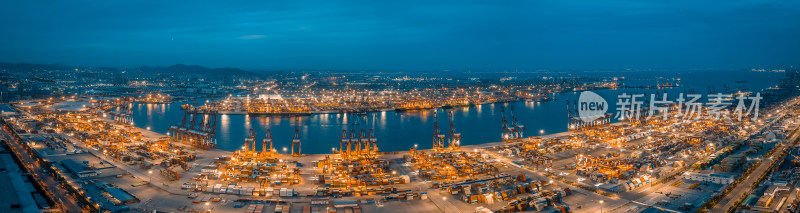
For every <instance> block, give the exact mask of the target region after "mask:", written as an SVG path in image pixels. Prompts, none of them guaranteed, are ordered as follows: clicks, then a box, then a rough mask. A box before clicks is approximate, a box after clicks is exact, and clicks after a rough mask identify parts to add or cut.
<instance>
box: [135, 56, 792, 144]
mask: <svg viewBox="0 0 800 213" xmlns="http://www.w3.org/2000/svg"><path fill="white" fill-rule="evenodd" d="M631 75H634V76H635V75H636V74H635V73H634V74H631ZM679 75H680V74H679ZM644 76H645V77H643V78H641V79H645V80H642V81H641V82H636V79H637V78H636V77H628V78H627V79H629V80H627V82H626V84H628V85H635V84H637V83H641V84H642V85H654V84H655V83H659V82H657V81H658V80H652V79H653V78H652V76H650V77H646V75H644ZM782 77H783V75H782V73H754V72H746V71H741V72H737V73H727V72H723V73H717V72H712V73H702V72H701V73H700V74H698V73H694V74H691V75H690V74H688V73H683V75H682V76H672V77H669V78H664V79H661V80H660V81H661V82H664V81H665V80H667V79H671V80H672V81H674V80H675V79H677V78H680V81H679V82H680V84H681V85H680V87H675V88H662V89H656V88H651V89H644V88H636V89H634V88H623V89H615V90H610V89H604V90H596V91H594V92H596V93H598V94H599V95H600V96H602V97H603V98H605V99H606V100H607V101H608V104H609V106H608V112H609V113H615V110H616V107H617V106H616V102H617V96H618V95H620V94H622V93H627V94H647V99H649V96H650V94H654V93H656V92H658V93H659V94H664V93H668V99H669V100H674V99H676V98H677V96H678V93H699V94H704V93H707V92H708V91H709V90H711V91H716V90H719V92H723V91H722V88H728V91H731V90H732V91H733V92H736V91H742V90H745V91H752V92H758V91H759V90H761V89H764V88H767V87H771V86H774V85H776V84H778V81H779V80H780V79H781V78H782ZM708 78H715V80H714V81H713V82H715V84H716V85H708V84H707V82H711V81H708ZM712 88H714V89H712ZM579 94H580V92H562V93H557V94H554V96H555V98H556V100H555V101H548V102H533V101H528V102H525V101H519V102H509V103H492V104H483V105H477V106H470V107H463V108H455V109H452V112H453V117H454V125H455V128H456V132H460V133H461V135H462V141H461V144H462V145H472V144H480V143H489V142H497V141H500V134H501V125H502V119H503V116H502V113H501V110H502V107H501V106H506V110H505V117H506V119H507V120H508V122H509V123H510V122H511V119H512V118H511V113H510V111H511V109H513V113H514V116H515V117H516V119H517V122H518V123H519V124H520V125H524V126H525V127H526V128H527V130H526V131H525V132H524V135H525V136H526V137H527V136H539V135H546V134H553V133H558V132H564V131H567V109H566V103H565V100H570V102H572V101H573V100H576V99H577V97H578V96H579ZM704 97H705V96H704ZM184 103H185V102H174V103H170V104H138V103H134V105H133V118H134V124H135V125H136V126H137V127H140V128H150V129H151V130H152V131H155V132H159V133H163V134H166V133H167V129H168V128H169V127H170V126H180V123H181V119H183V117H184V111H183V110H182V109H181V107H180V106H181V105H182V104H184ZM437 112H438V125H439V129H440V131H441V132H442V134H447V132H448V130H449V125H450V123H449V120H448V112H447V110H444V109H438V110H437ZM433 114H434V113H433V110H423V111H407V112H396V111H385V112H371V113H365V114H363V113H362V114H341V113H339V114H312V115H310V116H300V117H288V116H263V115H219V117H218V120H217V130H216V133H217V144H218V145H217V148H218V149H223V150H228V151H233V150H236V149H239V148H241V147H242V145H243V144H244V138H245V137H246V136H247V134H248V132H249V129H251V128H252V129H253V130H254V131H255V132H256V133H257V137H256V138H257V140H261V138H263V137H264V134H265V132H266V131H267V129H271V132H272V135H273V141H274V146H275V148H277V149H278V151H282V150H283V148H284V147H285V148H289V147H290V146H291V138H292V137H293V134H294V129H295V127H297V128H299V130H300V136H301V139H302V151H303V153H306V154H324V153H331V152H332V148H338V146H339V141H340V138H341V134H342V130H345V129H347V130H348V132H349V129H357V130H360V129H365V130H367V131H368V130H369V129H374V131H375V133H374V134H375V136H376V137H377V138H378V146H379V148H380V149H381V151H402V150H408V149H409V148H411V147H413V146H414V145H415V144H416V145H418V146H419V148H423V149H426V148H431V146H432V144H431V143H432V142H431V141H432V138H433V125H434V119H433ZM298 118H299V119H298ZM187 122H188V121H187Z"/></svg>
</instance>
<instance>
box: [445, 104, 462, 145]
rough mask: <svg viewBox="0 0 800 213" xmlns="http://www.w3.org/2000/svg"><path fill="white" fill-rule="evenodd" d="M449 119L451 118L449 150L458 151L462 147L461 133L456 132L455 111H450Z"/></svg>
mask: <svg viewBox="0 0 800 213" xmlns="http://www.w3.org/2000/svg"><path fill="white" fill-rule="evenodd" d="M447 114H448V117H449V118H450V132H449V135H450V138H449V139H450V140H449V144H448V148H450V149H453V150H456V149H458V148H459V147H461V133H458V132H456V127H455V124H454V123H453V111H452V110H450V111H448V113H447Z"/></svg>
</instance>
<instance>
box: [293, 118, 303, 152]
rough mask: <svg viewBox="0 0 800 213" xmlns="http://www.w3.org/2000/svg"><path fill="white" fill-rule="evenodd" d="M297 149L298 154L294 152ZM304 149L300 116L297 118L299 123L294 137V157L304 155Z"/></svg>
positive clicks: (295, 128) (296, 124)
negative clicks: (301, 139) (301, 141)
mask: <svg viewBox="0 0 800 213" xmlns="http://www.w3.org/2000/svg"><path fill="white" fill-rule="evenodd" d="M295 147H297V153H295V152H294V149H295ZM301 153H302V148H301V146H300V116H297V122H296V123H295V126H294V137H293V138H292V152H291V154H292V156H300V155H302V154H301Z"/></svg>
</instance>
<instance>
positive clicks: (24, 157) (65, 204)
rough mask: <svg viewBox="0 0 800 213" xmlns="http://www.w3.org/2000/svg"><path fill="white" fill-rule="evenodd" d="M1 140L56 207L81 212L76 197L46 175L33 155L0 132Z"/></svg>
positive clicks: (7, 135)
mask: <svg viewBox="0 0 800 213" xmlns="http://www.w3.org/2000/svg"><path fill="white" fill-rule="evenodd" d="M0 132H2V133H0V135H2V138H3V140H5V141H7V143H8V145H9V147H10V148H11V150H12V151H13V152H14V153H15V155H16V156H17V158H19V160H20V161H21V162H22V164H23V166H24V167H25V168H26V170H28V171H31V172H32V173H31V176H33V177H34V179H36V181H37V182H39V184H40V185H42V186H43V187H45V189H46V191H47V192H46V193H47V194H48V195H49V196H50V197H51V198H53V199H55V200H54V202H55V203H56V206H57V207H59V208H60V209H62V211H65V212H83V210H84V209H83V208H81V206H80V204H78V199H79V198H77V197H74V196H73V195H72V194H70V193H68V192H67V190H66V189H63V188H62V187H61V184H60V183H59V181H58V180H56V178H55V177H53V176H51V175H49V174H47V173H46V172H45V171H46V170H45V168H43V167H42V165H41V164H39V161H37V160H35V159H33V157H32V156H33V155H32V154H31V153H28V152H27V151H26V149H25V148H23V147H22V145H21V144H20V143H19V142H17V141H16V140H15V139H13V137H11V136H10V135H9V134H8V132H6V131H0Z"/></svg>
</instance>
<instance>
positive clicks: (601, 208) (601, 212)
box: [600, 200, 603, 213]
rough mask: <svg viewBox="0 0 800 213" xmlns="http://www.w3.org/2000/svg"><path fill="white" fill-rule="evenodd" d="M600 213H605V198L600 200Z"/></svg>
mask: <svg viewBox="0 0 800 213" xmlns="http://www.w3.org/2000/svg"><path fill="white" fill-rule="evenodd" d="M600 213H603V200H600Z"/></svg>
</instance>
